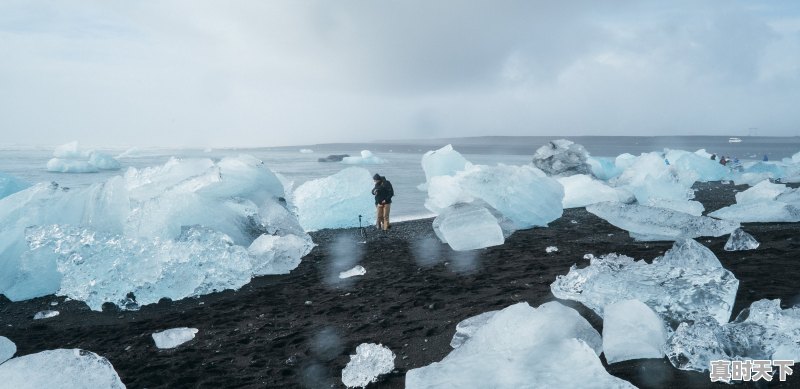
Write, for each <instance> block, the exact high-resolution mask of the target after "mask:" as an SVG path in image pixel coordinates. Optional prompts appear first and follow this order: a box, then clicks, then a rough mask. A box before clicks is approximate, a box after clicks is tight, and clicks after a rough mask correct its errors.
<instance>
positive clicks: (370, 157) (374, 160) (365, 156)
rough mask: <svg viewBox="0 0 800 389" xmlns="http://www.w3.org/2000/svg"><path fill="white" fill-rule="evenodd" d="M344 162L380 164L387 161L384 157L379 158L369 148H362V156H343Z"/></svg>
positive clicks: (351, 163) (349, 163)
mask: <svg viewBox="0 0 800 389" xmlns="http://www.w3.org/2000/svg"><path fill="white" fill-rule="evenodd" d="M342 163H346V164H348V165H378V164H382V163H386V160H385V159H383V158H378V157H377V156H376V155H375V154H372V152H371V151H369V150H361V156H360V157H344V158H342Z"/></svg>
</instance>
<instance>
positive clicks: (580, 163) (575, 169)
mask: <svg viewBox="0 0 800 389" xmlns="http://www.w3.org/2000/svg"><path fill="white" fill-rule="evenodd" d="M588 158H589V153H588V152H587V151H586V149H584V148H583V146H581V145H579V144H577V143H574V142H572V141H569V140H566V139H557V140H554V141H551V142H549V143H548V144H546V145H544V146H542V147H540V148H539V149H537V150H536V153H534V154H533V165H534V166H536V167H537V168H539V169H541V170H542V171H544V172H545V173H547V174H549V175H564V176H568V175H572V174H591V173H592V167H591V166H589V164H588V163H587V159H588Z"/></svg>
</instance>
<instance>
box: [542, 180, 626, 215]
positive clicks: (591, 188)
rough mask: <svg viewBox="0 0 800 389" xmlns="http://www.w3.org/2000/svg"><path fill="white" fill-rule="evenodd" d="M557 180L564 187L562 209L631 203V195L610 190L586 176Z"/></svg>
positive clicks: (618, 190) (603, 184)
mask: <svg viewBox="0 0 800 389" xmlns="http://www.w3.org/2000/svg"><path fill="white" fill-rule="evenodd" d="M557 180H558V183H559V184H561V186H563V187H564V200H563V201H562V203H563V205H564V208H578V207H585V206H587V205H589V204H594V203H599V202H603V201H619V202H630V201H633V199H632V196H631V193H629V192H627V191H625V190H622V189H617V188H612V187H610V186H608V185H607V184H606V183H604V182H602V181H599V180H596V179H594V178H592V177H591V176H588V175H586V174H574V175H571V176H566V177H559V178H557Z"/></svg>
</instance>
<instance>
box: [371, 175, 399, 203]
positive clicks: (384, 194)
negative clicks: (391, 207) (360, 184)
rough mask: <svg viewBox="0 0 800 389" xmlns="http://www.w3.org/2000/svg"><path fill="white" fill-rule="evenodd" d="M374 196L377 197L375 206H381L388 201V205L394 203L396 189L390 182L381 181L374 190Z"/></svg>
mask: <svg viewBox="0 0 800 389" xmlns="http://www.w3.org/2000/svg"><path fill="white" fill-rule="evenodd" d="M372 194H374V195H375V205H378V204H380V203H381V202H383V201H386V204H391V203H392V196H394V188H392V183H391V182H389V180H381V181H379V182H378V183H377V184H375V187H374V188H372Z"/></svg>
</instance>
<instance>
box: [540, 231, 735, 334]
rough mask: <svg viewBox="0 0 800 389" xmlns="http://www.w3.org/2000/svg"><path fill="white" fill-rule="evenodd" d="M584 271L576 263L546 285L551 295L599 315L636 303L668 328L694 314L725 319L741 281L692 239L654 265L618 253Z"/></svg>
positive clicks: (594, 260)
mask: <svg viewBox="0 0 800 389" xmlns="http://www.w3.org/2000/svg"><path fill="white" fill-rule="evenodd" d="M589 261H590V264H589V266H588V267H585V268H583V269H578V268H576V267H575V266H574V265H573V267H572V268H571V269H570V270H569V273H568V274H567V275H565V276H558V278H556V280H555V281H554V282H553V283H552V284H551V285H550V290H551V291H552V292H553V295H554V296H556V297H558V298H561V299H567V300H575V301H578V302H581V303H583V304H584V305H586V306H587V307H589V308H591V309H592V310H594V311H595V312H597V314H598V315H600V316H603V308H604V307H605V306H607V305H610V304H612V303H615V302H619V301H623V300H629V299H637V300H639V301H641V302H643V303H645V304H646V305H647V306H649V307H650V308H651V309H653V310H654V311H655V312H656V313H658V314H659V315H660V316H661V317H662V319H664V320H665V321H667V322H668V323H669V324H677V323H679V322H681V321H686V320H689V319H690V318H693V317H696V316H698V315H699V316H712V317H713V318H715V319H716V320H717V321H719V322H720V323H725V322H727V321H728V319H729V318H730V315H731V309H732V308H733V302H734V300H735V298H736V290H737V289H738V287H739V280H737V279H736V277H734V275H733V273H731V272H730V271H728V270H726V269H724V268H723V267H722V265H721V264H720V262H719V260H718V259H717V257H716V256H714V253H713V252H711V250H709V249H708V248H706V247H705V246H703V245H701V244H699V243H697V242H695V241H694V240H691V239H686V240H679V241H677V242H675V244H674V245H673V246H672V248H671V249H670V250H669V251H667V252H666V253H665V254H664V256H663V257H659V258H656V259H655V260H653V263H652V264H647V263H646V262H645V261H644V260H641V261H634V259H633V258H631V257H627V256H624V255H618V254H608V255H605V256H601V257H599V258H596V257H591V258H590V259H589Z"/></svg>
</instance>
